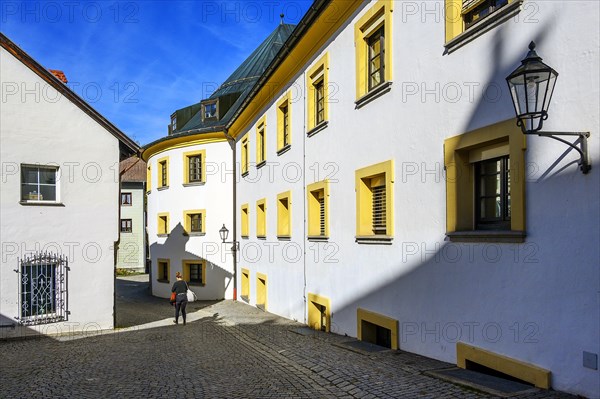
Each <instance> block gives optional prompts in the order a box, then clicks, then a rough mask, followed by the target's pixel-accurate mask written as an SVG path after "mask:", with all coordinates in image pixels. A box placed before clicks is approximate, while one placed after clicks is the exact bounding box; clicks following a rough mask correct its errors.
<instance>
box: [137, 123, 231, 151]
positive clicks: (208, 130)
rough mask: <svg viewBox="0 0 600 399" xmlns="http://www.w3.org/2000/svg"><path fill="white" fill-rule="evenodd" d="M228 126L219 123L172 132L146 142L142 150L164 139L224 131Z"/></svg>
mask: <svg viewBox="0 0 600 399" xmlns="http://www.w3.org/2000/svg"><path fill="white" fill-rule="evenodd" d="M225 129H226V127H225V125H218V126H208V127H203V128H199V129H189V130H184V131H181V132H178V133H176V134H171V135H168V136H163V137H161V138H159V139H157V140H154V141H153V142H151V143H148V144H146V145H145V146H143V147H141V150H142V152H144V151H146V150H147V149H148V148H150V147H152V146H155V145H156V144H159V143H162V142H163V141H169V140H172V139H176V138H178V137H185V136H192V135H194V134H205V133H216V132H222V131H225Z"/></svg>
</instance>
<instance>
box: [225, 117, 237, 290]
mask: <svg viewBox="0 0 600 399" xmlns="http://www.w3.org/2000/svg"><path fill="white" fill-rule="evenodd" d="M223 133H225V137H226V138H227V141H228V142H229V145H230V146H231V150H232V151H231V154H232V164H233V178H232V180H233V183H232V188H233V204H232V209H231V211H232V216H233V217H232V220H233V229H232V233H233V247H232V252H233V300H234V301H237V252H238V249H239V247H238V241H237V214H236V209H237V173H236V172H237V170H236V145H235V144H236V143H235V139H234V138H233V137H232V136H231V135H230V134H229V130H228V129H227V128H224V129H223Z"/></svg>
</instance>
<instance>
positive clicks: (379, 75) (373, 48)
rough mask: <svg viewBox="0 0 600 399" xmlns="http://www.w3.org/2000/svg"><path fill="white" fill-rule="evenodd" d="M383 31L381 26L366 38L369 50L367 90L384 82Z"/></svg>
mask: <svg viewBox="0 0 600 399" xmlns="http://www.w3.org/2000/svg"><path fill="white" fill-rule="evenodd" d="M384 32H385V30H384V27H383V26H382V27H381V28H379V29H377V30H376V31H375V32H374V33H373V34H372V35H371V36H369V37H368V38H367V45H368V48H369V60H368V62H369V90H371V89H372V88H374V87H377V86H379V84H381V83H382V82H383V80H384V76H385V73H384V67H385V65H384V59H385V33H384Z"/></svg>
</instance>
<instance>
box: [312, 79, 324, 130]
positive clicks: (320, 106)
mask: <svg viewBox="0 0 600 399" xmlns="http://www.w3.org/2000/svg"><path fill="white" fill-rule="evenodd" d="M314 87H315V123H316V124H317V125H318V124H319V123H321V122H324V121H325V82H324V79H323V78H321V79H319V80H318V81H317V82H316V83H315V84H314Z"/></svg>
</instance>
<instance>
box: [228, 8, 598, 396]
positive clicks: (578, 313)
mask: <svg viewBox="0 0 600 399" xmlns="http://www.w3.org/2000/svg"><path fill="white" fill-rule="evenodd" d="M395 4H396V6H395V7H396V9H395V10H394V13H393V24H394V26H393V30H394V39H393V50H392V51H393V86H392V89H391V91H390V92H389V93H387V94H385V95H383V96H382V97H380V98H378V99H376V100H375V101H373V102H371V103H369V104H367V105H365V106H364V107H362V108H360V109H358V110H357V109H355V104H354V101H355V72H354V64H355V55H354V31H353V30H354V22H355V21H356V20H358V18H359V17H360V16H362V15H363V13H364V12H365V11H366V10H367V9H368V8H369V6H366V7H365V8H364V9H363V10H362V11H361V12H359V13H358V15H357V16H356V17H355V18H354V20H353V21H352V22H351V23H349V24H348V25H347V26H346V27H345V29H343V30H342V31H341V32H339V34H338V35H337V36H336V37H335V38H334V39H333V41H331V42H330V43H329V44H328V45H327V48H326V49H325V50H326V51H329V60H330V61H329V63H330V70H329V79H330V82H331V85H333V87H335V89H336V94H335V97H334V98H332V101H331V102H330V104H329V106H330V109H329V126H328V127H327V128H326V129H325V130H323V131H321V132H319V133H317V134H316V135H315V136H313V137H310V138H306V136H305V129H304V128H303V127H304V117H305V116H304V111H303V109H304V103H303V101H304V100H303V101H301V102H298V103H294V104H293V105H292V107H293V110H292V124H293V128H292V129H293V130H292V149H291V150H290V151H289V152H288V153H286V154H284V155H282V156H280V157H277V156H276V154H275V146H276V144H275V143H276V128H275V126H276V123H275V121H276V116H275V109H276V108H275V104H276V101H277V99H278V98H277V96H275V98H273V103H271V104H270V105H269V107H268V109H266V110H265V112H266V115H267V126H268V127H267V134H268V139H267V145H268V153H267V162H268V163H270V162H278V163H280V164H282V163H290V164H291V163H296V164H299V165H304V168H305V170H304V172H305V173H304V176H303V178H304V179H303V181H300V182H298V183H292V182H290V181H286V180H285V179H283V178H282V177H281V174H279V173H278V172H277V171H280V170H283V168H284V166H283V165H278V166H274V167H273V169H274V170H275V171H276V172H275V174H274V175H275V178H274V180H272V181H270V179H269V178H265V172H263V173H262V176H261V177H260V178H258V177H257V175H256V174H255V173H256V172H255V168H254V167H251V168H250V175H249V176H248V177H246V178H242V181H241V182H240V184H239V186H238V203H237V212H238V214H239V208H240V205H241V204H244V203H249V208H250V213H251V217H250V238H249V239H247V240H245V239H241V240H242V247H244V245H249V244H250V245H255V244H257V245H259V246H260V245H262V246H264V242H263V243H261V241H260V240H256V225H255V223H256V200H258V199H262V198H265V197H266V198H267V207H268V210H267V226H268V227H267V241H276V238H274V237H275V232H276V208H275V204H276V195H277V194H278V193H280V192H282V191H286V190H288V189H292V190H293V199H292V202H293V205H292V212H293V215H294V216H293V222H292V223H293V228H294V232H293V234H292V239H293V241H295V242H297V243H298V245H300V246H303V247H305V248H306V254H307V255H306V257H305V258H302V259H300V261H299V262H296V263H291V264H290V263H286V262H285V261H283V259H282V257H281V256H279V257H277V256H276V257H274V258H272V259H269V258H266V257H264V256H263V257H262V258H261V259H260V260H258V261H257V262H251V261H250V260H249V259H248V256H246V257H242V260H241V262H240V265H241V266H242V267H248V268H249V269H250V274H251V275H250V286H251V293H250V294H251V295H250V296H251V300H250V304H254V299H255V291H254V290H255V279H256V277H255V274H256V272H259V273H265V274H267V275H268V279H269V280H268V281H269V282H268V309H269V311H272V312H274V313H277V314H280V315H283V316H286V317H290V318H295V319H300V320H301V319H303V318H304V317H305V312H306V305H305V299H304V294H305V293H307V292H312V293H317V294H320V295H323V296H326V297H329V298H330V300H331V306H332V311H333V316H332V329H333V330H334V331H336V332H338V333H340V334H348V335H351V336H356V334H357V332H356V309H357V308H358V307H361V308H364V309H368V310H372V311H375V312H378V313H381V314H384V315H386V316H389V317H392V318H394V319H397V320H398V321H399V323H400V330H401V331H400V335H401V336H400V342H399V344H400V347H401V348H402V349H403V350H407V351H410V352H415V353H419V354H423V355H426V356H429V357H433V358H437V359H441V360H445V361H449V362H455V361H456V342H457V341H462V342H467V343H471V344H473V345H475V346H478V347H481V348H485V349H488V350H490V351H493V352H495V353H499V354H503V355H507V356H509V357H512V358H516V359H520V360H522V361H526V362H530V363H533V364H536V365H538V366H541V367H544V368H546V369H549V370H551V371H552V384H553V387H554V388H555V389H559V390H564V391H569V392H573V393H576V394H583V395H587V396H591V397H598V396H599V395H600V392H599V390H598V389H599V384H598V382H599V375H598V371H597V370H591V369H587V368H584V367H582V352H583V351H588V352H592V353H600V345H599V342H600V334H599V331H598V325H599V322H600V320H599V314H600V312H599V309H600V306H599V303H598V295H597V293H598V291H599V289H600V287H599V284H600V283H599V282H600V274H599V270H598V260H599V259H600V253H599V249H598V245H597V243H598V242H599V241H600V235H599V231H598V222H599V219H600V213H599V212H600V211H599V209H600V193H599V191H600V174H599V172H598V170H597V169H592V171H591V172H590V173H589V174H588V175H583V174H582V173H581V172H580V171H579V169H578V168H577V166H576V165H574V164H569V163H570V162H571V161H573V160H576V159H577V156H576V154H575V153H574V151H571V152H569V153H568V154H566V155H564V153H565V152H566V151H567V149H568V147H566V146H564V145H562V144H560V143H557V142H554V141H553V140H552V139H548V138H541V137H537V136H536V137H529V138H528V139H527V151H526V154H525V155H526V160H527V162H528V167H527V175H526V176H525V179H526V204H527V205H526V215H527V221H526V222H527V238H526V242H525V243H524V244H498V243H488V244H486V243H480V244H458V243H450V242H448V241H447V239H446V236H445V232H446V217H445V215H446V205H445V194H446V187H445V181H444V175H443V163H444V159H443V144H444V139H446V138H448V137H452V136H455V135H457V134H462V133H465V132H467V131H471V130H474V129H476V128H479V127H483V126H487V125H491V124H494V123H497V122H501V121H505V120H509V119H514V111H513V109H512V103H511V101H510V99H509V97H508V92H507V87H506V81H505V77H506V76H507V75H508V74H509V73H510V72H511V71H512V70H513V69H515V68H516V67H517V66H518V65H519V64H520V60H521V59H523V58H524V57H525V55H526V53H527V45H528V44H529V42H530V41H531V40H535V41H536V43H537V50H538V54H539V55H540V56H541V57H542V58H544V61H545V62H547V63H548V64H549V65H551V66H552V67H554V68H555V69H556V70H557V71H558V72H559V73H560V76H559V78H558V83H557V86H556V90H555V92H554V97H553V101H552V105H551V106H550V118H549V119H548V120H547V121H546V122H545V124H544V128H545V130H549V131H550V130H558V131H560V130H563V131H564V130H568V131H591V134H592V136H591V138H590V140H589V149H590V157H591V159H592V164H593V165H594V168H596V166H597V164H598V159H599V147H600V146H599V143H600V140H599V137H600V131H599V129H598V127H599V124H600V122H599V114H598V109H599V102H598V99H599V98H600V90H599V80H598V74H597V70H598V65H599V63H600V57H599V54H598V53H599V50H598V49H599V42H598V37H599V35H598V33H599V29H598V26H597V16H598V12H599V5H598V3H593V2H586V1H580V2H571V3H561V2H535V3H532V2H531V3H530V2H526V3H525V4H524V6H523V10H522V11H521V12H520V14H519V15H518V18H513V19H511V20H509V21H507V22H505V23H503V24H502V25H500V26H498V27H496V28H494V29H493V30H492V31H490V32H488V33H486V34H484V35H482V36H481V37H478V38H477V39H476V40H474V41H472V42H471V43H468V44H466V45H465V46H464V47H462V48H460V49H458V50H457V51H455V52H453V53H451V54H448V55H443V52H444V48H443V44H444V43H443V40H444V23H443V17H441V16H440V14H439V13H437V14H436V13H427V12H426V10H432V9H435V7H436V4H437V7H438V8H437V9H438V10H441V9H443V3H442V2H436V3H433V2H431V3H427V9H425V8H423V9H420V8H418V10H417V12H416V13H414V10H413V11H411V12H408V11H407V9H405V8H403V7H404V5H403V3H401V2H397V3H395ZM411 4H412V5H413V6H414V5H415V3H411ZM417 6H418V7H424V3H423V4H420V5H417ZM594 16H595V17H594ZM574 21H577V22H576V23H574ZM320 54H322V52H320ZM320 54H316V55H315V57H314V58H313V59H317V58H318V57H319V56H320ZM311 62H312V61H311ZM309 67H310V62H309V63H308V64H307V65H306V66H305V68H304V70H306V69H308V68H309ZM294 86H297V87H301V88H302V89H304V77H303V76H302V75H301V76H298V77H296V81H295V84H294ZM415 87H416V88H417V90H418V92H417V93H415V94H412V93H413V91H411V90H414V89H415ZM457 87H458V88H460V92H457V91H456V88H457ZM496 88H498V89H499V90H500V92H496V91H495V89H496ZM426 90H428V91H426ZM452 90H455V91H452ZM280 94H281V93H280ZM260 116H262V115H259V117H260ZM248 129H249V132H250V134H249V137H250V151H249V153H250V160H251V161H254V160H255V158H256V157H255V148H256V147H255V143H256V140H255V126H250V127H249V128H248ZM239 138H241V135H240V137H239ZM237 145H238V154H239V153H240V142H239V141H238V144H237ZM304 146H305V154H306V160H305V161H304V160H303V151H304V148H303V147H304ZM563 155H564V157H563ZM389 159H393V160H394V162H395V176H396V179H395V192H394V195H395V199H394V211H395V226H394V229H395V236H394V240H393V243H392V245H390V246H384V245H361V244H357V243H355V239H354V235H355V213H356V208H355V207H356V201H355V190H354V189H355V188H354V172H355V170H357V169H359V168H362V167H364V166H368V165H372V164H375V163H379V162H382V161H386V160H389ZM557 160H558V161H557ZM239 161H240V158H239V156H238V162H239ZM304 162H305V163H304ZM328 162H329V163H331V164H329V165H330V166H329V167H328V168H326V167H325V165H326V163H328ZM555 162H557V164H556V165H554V164H555ZM265 168H266V167H265ZM265 168H263V169H262V170H263V171H264V169H265ZM288 170H289V169H288ZM316 170H319V171H320V176H319V178H315V176H314V174H315V171H316ZM328 173H332V175H329V176H327V177H329V178H330V179H336V180H337V182H332V183H331V185H330V193H331V197H330V239H329V243H328V244H324V243H319V244H315V243H311V242H306V241H305V237H306V232H305V231H304V230H303V225H302V222H303V220H304V215H305V193H304V190H303V187H305V185H306V184H310V183H312V182H313V181H318V180H322V179H323V178H324V177H325V176H326V175H327V174H328ZM515 178H516V177H515ZM521 178H523V177H521ZM238 223H239V222H238ZM238 238H239V237H238ZM279 244H281V243H279ZM325 245H328V247H329V249H327V248H326V247H325ZM311 246H313V247H315V248H320V250H319V251H316V250H310V249H309V248H310V247H311ZM280 247H281V245H280ZM242 252H243V251H242ZM263 252H264V251H263ZM275 253H276V254H278V251H277V250H276V251H275ZM316 253H317V255H316V258H317V261H315V260H314V258H315V254H316ZM326 254H327V255H326ZM326 257H327V259H325V258H326ZM304 262H306V269H305V272H306V288H304V269H303V263H304ZM242 263H243V264H242ZM457 334H458V335H457Z"/></svg>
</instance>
